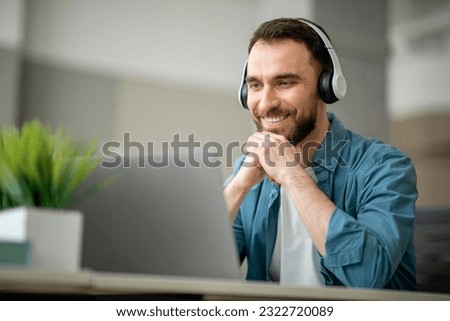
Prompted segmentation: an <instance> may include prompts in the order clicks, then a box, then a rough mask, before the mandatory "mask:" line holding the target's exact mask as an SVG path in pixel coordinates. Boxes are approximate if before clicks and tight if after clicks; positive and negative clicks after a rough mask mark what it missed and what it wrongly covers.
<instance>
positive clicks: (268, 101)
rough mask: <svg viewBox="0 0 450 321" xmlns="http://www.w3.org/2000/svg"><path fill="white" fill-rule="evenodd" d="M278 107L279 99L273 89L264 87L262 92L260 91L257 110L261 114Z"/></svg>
mask: <svg viewBox="0 0 450 321" xmlns="http://www.w3.org/2000/svg"><path fill="white" fill-rule="evenodd" d="M279 105H280V99H279V98H278V95H277V93H276V90H275V89H274V88H273V87H270V86H266V87H265V88H264V90H262V91H261V96H260V99H259V104H258V108H259V110H260V112H261V113H265V112H268V111H270V110H271V109H272V108H274V107H278V106H279Z"/></svg>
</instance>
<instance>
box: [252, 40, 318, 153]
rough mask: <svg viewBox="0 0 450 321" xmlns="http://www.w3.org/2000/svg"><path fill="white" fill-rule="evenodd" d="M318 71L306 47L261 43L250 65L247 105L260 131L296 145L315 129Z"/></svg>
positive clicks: (280, 42)
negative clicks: (277, 135)
mask: <svg viewBox="0 0 450 321" xmlns="http://www.w3.org/2000/svg"><path fill="white" fill-rule="evenodd" d="M317 83H318V67H317V66H316V65H315V64H314V63H313V59H312V56H311V54H310V52H309V51H308V49H307V47H306V45H305V44H303V43H299V42H296V41H293V40H290V39H283V40H274V41H271V42H265V41H261V40H260V41H257V42H256V43H255V45H254V46H253V48H252V50H251V51H250V54H249V58H248V65H247V86H248V99H247V105H248V107H249V110H250V113H251V115H252V117H253V121H254V122H255V124H256V126H257V129H258V131H269V132H273V133H276V134H280V135H283V136H284V137H285V138H286V139H287V140H289V141H290V142H291V143H292V144H293V145H296V144H297V143H299V142H302V141H303V140H304V139H305V138H306V137H307V136H309V135H310V134H311V133H312V132H313V131H314V129H315V125H316V120H317V109H318V107H319V105H320V104H321V103H322V101H321V100H320V98H319V97H318V93H317Z"/></svg>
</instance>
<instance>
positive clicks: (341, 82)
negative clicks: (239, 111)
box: [238, 19, 347, 109]
mask: <svg viewBox="0 0 450 321" xmlns="http://www.w3.org/2000/svg"><path fill="white" fill-rule="evenodd" d="M298 20H299V21H301V22H303V23H304V24H306V25H308V26H309V27H310V28H311V29H313V30H314V31H315V32H316V34H317V35H318V36H319V37H320V39H322V41H323V43H324V45H325V48H326V49H327V51H328V54H329V55H330V58H331V62H332V64H333V70H324V71H323V72H322V74H321V75H320V77H319V84H318V88H319V96H320V98H321V99H322V100H323V101H324V102H325V103H326V104H332V103H334V102H336V101H338V100H339V99H342V98H344V96H345V93H346V92H347V81H346V80H345V77H344V74H343V73H342V69H341V65H340V63H339V59H338V56H337V54H336V52H335V50H334V48H333V46H332V45H331V42H330V40H329V39H328V37H327V36H326V35H325V34H324V33H323V32H322V30H320V29H319V28H318V27H317V26H316V25H315V24H313V23H311V22H309V21H306V20H303V19H298ZM247 64H248V60H246V61H245V65H244V69H243V72H242V80H241V85H240V87H239V93H238V99H239V103H240V104H241V106H242V107H244V108H246V109H248V106H247V94H248V92H247V83H246V80H245V79H246V77H247Z"/></svg>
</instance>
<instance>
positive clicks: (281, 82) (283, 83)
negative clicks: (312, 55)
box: [278, 81, 294, 87]
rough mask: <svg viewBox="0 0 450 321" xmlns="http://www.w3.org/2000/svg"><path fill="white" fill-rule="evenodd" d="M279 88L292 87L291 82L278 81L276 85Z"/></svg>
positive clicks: (292, 83)
mask: <svg viewBox="0 0 450 321" xmlns="http://www.w3.org/2000/svg"><path fill="white" fill-rule="evenodd" d="M278 85H279V86H280V87H291V86H293V85H294V82H292V81H280V82H279V84H278Z"/></svg>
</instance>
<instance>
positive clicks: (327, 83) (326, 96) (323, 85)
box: [319, 69, 339, 104]
mask: <svg viewBox="0 0 450 321" xmlns="http://www.w3.org/2000/svg"><path fill="white" fill-rule="evenodd" d="M332 81H333V70H331V69H328V70H324V71H323V72H322V73H321V74H320V77H319V96H320V98H321V99H322V101H323V102H324V103H325V104H332V103H334V102H336V101H338V100H339V99H338V98H337V97H336V95H335V94H334V90H333V83H332Z"/></svg>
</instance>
